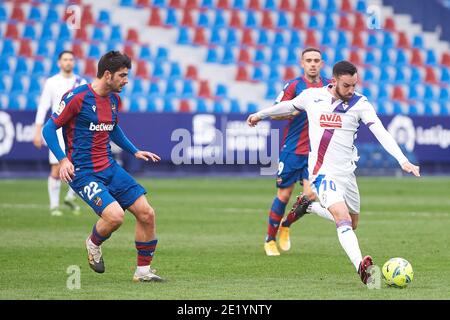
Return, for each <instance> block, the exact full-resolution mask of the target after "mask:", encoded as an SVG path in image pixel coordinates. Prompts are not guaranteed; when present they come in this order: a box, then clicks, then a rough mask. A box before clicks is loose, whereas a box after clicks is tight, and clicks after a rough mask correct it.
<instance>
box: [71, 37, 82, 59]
mask: <svg viewBox="0 0 450 320" xmlns="http://www.w3.org/2000/svg"><path fill="white" fill-rule="evenodd" d="M72 51H73V54H74V55H75V57H77V58H78V59H84V50H83V46H82V45H81V42H80V41H77V42H74V43H73V44H72Z"/></svg>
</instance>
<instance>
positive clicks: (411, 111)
mask: <svg viewBox="0 0 450 320" xmlns="http://www.w3.org/2000/svg"><path fill="white" fill-rule="evenodd" d="M408 114H409V115H412V116H417V115H419V110H418V108H417V106H416V105H410V106H409V111H408Z"/></svg>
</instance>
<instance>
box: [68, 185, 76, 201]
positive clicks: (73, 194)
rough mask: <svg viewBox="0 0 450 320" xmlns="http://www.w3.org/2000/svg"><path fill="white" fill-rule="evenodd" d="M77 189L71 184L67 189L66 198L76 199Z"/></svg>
mask: <svg viewBox="0 0 450 320" xmlns="http://www.w3.org/2000/svg"><path fill="white" fill-rule="evenodd" d="M75 194H76V193H75V191H73V190H72V188H71V187H70V186H69V190H67V194H66V200H75Z"/></svg>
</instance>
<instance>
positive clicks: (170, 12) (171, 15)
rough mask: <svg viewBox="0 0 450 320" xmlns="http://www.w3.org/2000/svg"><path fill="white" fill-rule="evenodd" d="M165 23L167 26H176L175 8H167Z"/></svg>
mask: <svg viewBox="0 0 450 320" xmlns="http://www.w3.org/2000/svg"><path fill="white" fill-rule="evenodd" d="M165 24H166V25H168V26H178V19H177V13H176V10H175V9H173V8H168V9H167V16H166V21H165Z"/></svg>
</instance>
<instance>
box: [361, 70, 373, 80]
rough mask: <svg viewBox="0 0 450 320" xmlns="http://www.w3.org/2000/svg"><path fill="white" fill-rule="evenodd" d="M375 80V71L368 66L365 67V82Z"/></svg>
mask: <svg viewBox="0 0 450 320" xmlns="http://www.w3.org/2000/svg"><path fill="white" fill-rule="evenodd" d="M374 80H375V75H374V74H373V71H372V69H370V68H367V69H365V70H364V78H363V81H364V82H369V83H370V82H372V81H374Z"/></svg>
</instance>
